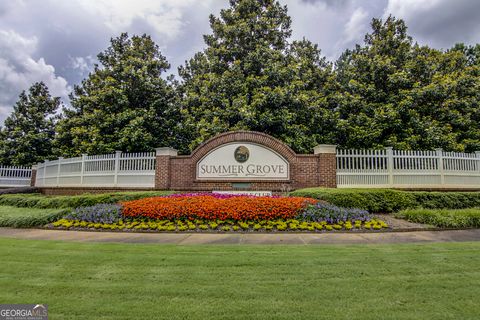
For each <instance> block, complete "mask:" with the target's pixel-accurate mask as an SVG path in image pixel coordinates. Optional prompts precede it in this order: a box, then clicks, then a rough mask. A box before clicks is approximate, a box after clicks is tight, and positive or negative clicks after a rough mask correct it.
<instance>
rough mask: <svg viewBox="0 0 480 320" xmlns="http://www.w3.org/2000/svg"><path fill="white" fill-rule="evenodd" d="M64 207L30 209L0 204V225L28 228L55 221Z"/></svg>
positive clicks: (63, 210)
mask: <svg viewBox="0 0 480 320" xmlns="http://www.w3.org/2000/svg"><path fill="white" fill-rule="evenodd" d="M66 212H67V211H66V210H65V209H32V208H16V207H10V206H0V227H14V228H29V227H35V226H41V225H46V224H48V223H51V222H54V221H57V220H58V219H60V218H61V217H62V216H64V215H65V214H66Z"/></svg>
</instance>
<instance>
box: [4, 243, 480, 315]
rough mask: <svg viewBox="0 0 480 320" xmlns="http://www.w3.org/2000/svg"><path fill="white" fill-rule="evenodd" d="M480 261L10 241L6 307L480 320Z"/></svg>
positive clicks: (390, 253)
mask: <svg viewBox="0 0 480 320" xmlns="http://www.w3.org/2000/svg"><path fill="white" fill-rule="evenodd" d="M479 252H480V242H475V243H441V244H440V243H439V244H397V245H361V246H360V245H350V246H343V245H330V246H238V245H237V246H226V245H225V246H223V245H217V246H164V245H152V244H113V243H103V244H102V243H99V244H93V243H72V242H54V241H32V240H13V239H0V255H1V256H2V263H1V272H0V288H2V290H0V301H2V303H45V304H48V307H49V312H50V316H51V318H52V319H462V320H464V319H478V297H479V296H480V269H479V268H478V266H479V265H480V254H479Z"/></svg>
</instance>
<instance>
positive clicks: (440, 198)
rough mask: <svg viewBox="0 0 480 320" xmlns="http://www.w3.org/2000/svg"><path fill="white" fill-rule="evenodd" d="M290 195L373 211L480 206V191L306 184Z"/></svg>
mask: <svg viewBox="0 0 480 320" xmlns="http://www.w3.org/2000/svg"><path fill="white" fill-rule="evenodd" d="M290 195H292V196H295V197H311V198H315V199H319V200H324V201H327V202H329V203H332V204H334V205H337V206H341V207H346V208H359V209H364V210H368V211H369V212H372V213H386V212H396V211H399V210H403V209H412V208H421V207H423V208H437V209H441V208H442V209H455V208H473V207H477V206H480V192H425V191H400V190H391V189H326V188H307V189H300V190H296V191H293V192H291V193H290Z"/></svg>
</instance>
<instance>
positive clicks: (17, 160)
mask: <svg viewBox="0 0 480 320" xmlns="http://www.w3.org/2000/svg"><path fill="white" fill-rule="evenodd" d="M59 106H60V98H58V97H52V96H51V95H50V93H49V91H48V88H47V86H46V85H45V84H44V83H43V82H37V83H35V84H33V85H32V86H31V87H30V88H29V90H28V93H27V92H25V91H23V92H22V93H21V94H20V96H19V99H18V101H17V103H16V104H15V106H14V107H13V112H12V114H11V115H10V116H9V117H8V118H7V119H5V124H4V127H3V128H2V130H1V138H2V142H1V144H0V163H1V164H2V165H16V166H29V165H32V164H36V163H38V162H41V161H43V160H45V159H47V158H51V157H52V155H53V151H52V141H53V138H54V136H55V113H56V112H57V110H58V108H59Z"/></svg>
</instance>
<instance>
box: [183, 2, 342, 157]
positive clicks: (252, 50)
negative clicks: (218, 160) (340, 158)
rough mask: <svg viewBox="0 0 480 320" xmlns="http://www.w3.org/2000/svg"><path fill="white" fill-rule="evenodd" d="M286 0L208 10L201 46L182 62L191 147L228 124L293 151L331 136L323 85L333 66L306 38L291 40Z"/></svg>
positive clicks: (331, 116) (305, 149)
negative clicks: (207, 31) (282, 143)
mask: <svg viewBox="0 0 480 320" xmlns="http://www.w3.org/2000/svg"><path fill="white" fill-rule="evenodd" d="M290 24H291V20H290V17H289V16H288V15H287V8H286V7H285V6H281V5H280V4H279V3H278V2H277V1H273V0H260V1H258V0H231V1H230V8H228V9H224V10H222V11H221V12H220V17H215V16H210V26H211V28H212V34H209V35H205V36H204V39H205V43H206V45H207V47H206V49H205V50H204V51H202V52H199V53H197V54H195V56H194V57H193V58H192V59H191V60H190V61H188V62H186V64H185V66H183V67H181V68H179V74H180V76H181V77H182V79H183V82H182V84H181V85H180V88H179V96H180V100H179V101H180V104H181V109H182V113H183V115H184V119H185V128H188V129H187V130H188V134H189V140H190V141H191V143H190V145H189V146H187V147H188V148H184V151H188V149H192V148H194V147H195V146H196V145H198V144H199V143H201V142H202V141H204V140H205V139H207V138H209V137H211V136H213V135H215V134H218V133H221V132H224V131H229V130H237V129H248V130H256V131H262V132H265V133H268V134H271V135H273V136H275V137H278V138H280V139H282V140H283V141H285V142H286V143H287V144H289V145H290V146H291V147H292V148H293V149H294V150H296V151H297V152H310V151H311V150H312V148H313V146H315V145H316V144H318V143H319V142H321V141H325V140H328V139H331V138H332V136H331V133H332V132H333V131H332V129H333V126H334V113H333V110H332V106H331V105H329V104H328V101H327V98H326V94H325V92H327V91H328V81H329V78H330V77H331V76H332V68H331V65H330V64H329V63H327V62H326V60H325V58H323V57H321V55H320V51H319V50H318V47H317V46H316V45H314V44H312V43H311V42H309V41H307V40H302V41H296V42H292V43H290V42H289V41H288V39H289V37H290V35H291V28H290Z"/></svg>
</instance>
